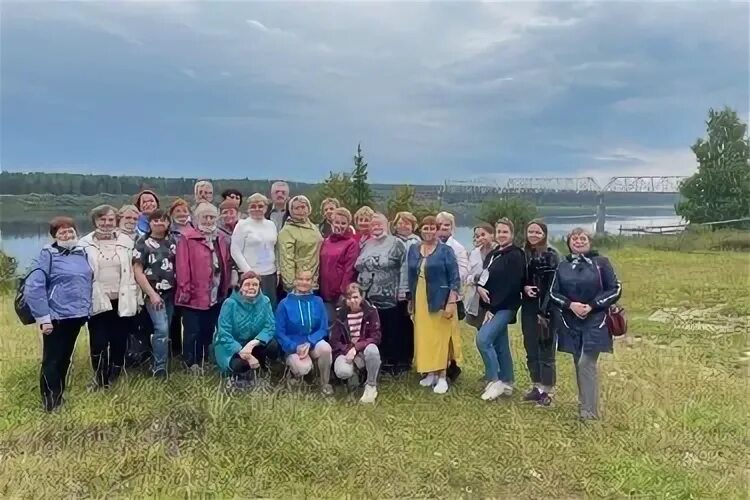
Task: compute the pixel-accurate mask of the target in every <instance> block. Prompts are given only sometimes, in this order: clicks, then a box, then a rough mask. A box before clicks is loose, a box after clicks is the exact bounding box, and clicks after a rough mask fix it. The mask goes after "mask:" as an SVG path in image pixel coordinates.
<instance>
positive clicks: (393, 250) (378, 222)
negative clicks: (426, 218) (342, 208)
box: [354, 213, 412, 375]
mask: <svg viewBox="0 0 750 500" xmlns="http://www.w3.org/2000/svg"><path fill="white" fill-rule="evenodd" d="M404 259H405V250H404V244H403V243H402V242H401V240H399V239H398V238H396V237H395V236H392V235H391V234H390V233H389V232H388V219H387V218H386V217H385V215H383V214H379V213H376V214H375V215H373V217H372V221H371V223H370V238H369V239H368V240H367V241H365V243H364V244H363V245H362V249H361V250H360V253H359V257H357V262H356V263H355V264H354V269H355V270H356V271H357V273H358V278H357V282H358V283H359V285H360V286H361V287H362V290H363V292H364V294H365V298H366V299H367V301H368V302H369V303H370V304H372V305H373V306H375V307H376V308H377V310H378V315H379V316H380V328H381V332H382V340H381V342H380V350H381V353H382V355H383V371H386V372H389V373H392V374H394V375H398V374H401V373H404V372H406V371H408V370H409V368H410V367H411V361H412V359H411V357H412V353H411V350H410V348H409V342H408V340H409V339H408V338H406V337H407V336H406V335H404V330H405V329H406V328H405V327H406V325H405V323H406V322H407V320H408V318H405V317H404V316H402V315H399V312H398V307H397V306H398V292H399V289H400V287H401V283H402V282H403V281H406V280H407V275H406V272H405V271H406V268H405V267H404V265H403V263H404Z"/></svg>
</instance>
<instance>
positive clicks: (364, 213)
mask: <svg viewBox="0 0 750 500" xmlns="http://www.w3.org/2000/svg"><path fill="white" fill-rule="evenodd" d="M373 215H375V210H373V209H372V208H370V207H368V206H367V205H365V206H364V207H362V208H360V209H359V210H357V211H356V212H354V222H356V221H357V220H358V219H361V218H362V217H368V218H370V219H372V216H373Z"/></svg>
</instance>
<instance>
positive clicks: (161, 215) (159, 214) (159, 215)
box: [148, 208, 169, 222]
mask: <svg viewBox="0 0 750 500" xmlns="http://www.w3.org/2000/svg"><path fill="white" fill-rule="evenodd" d="M155 220H167V221H169V215H167V212H165V211H164V210H162V209H161V208H157V209H156V210H154V211H153V212H151V213H150V214H149V216H148V221H149V222H151V221H155Z"/></svg>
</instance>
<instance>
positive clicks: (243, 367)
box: [214, 221, 276, 387]
mask: <svg viewBox="0 0 750 500" xmlns="http://www.w3.org/2000/svg"><path fill="white" fill-rule="evenodd" d="M269 222H270V221H269ZM271 224H273V223H271ZM275 331H276V324H275V321H274V316H273V311H272V310H271V301H270V300H269V299H268V297H266V296H265V295H263V291H262V290H261V283H260V277H259V276H258V275H257V274H255V273H254V272H252V271H250V272H247V273H245V274H243V275H242V277H241V278H240V282H239V290H238V291H235V292H233V293H232V295H231V296H230V297H229V298H228V299H227V300H225V301H224V304H223V305H222V306H221V314H219V325H218V328H217V330H216V336H215V337H214V352H215V354H216V364H217V365H218V366H219V369H220V370H221V371H222V372H223V373H225V374H230V375H232V377H233V380H232V382H233V383H234V384H235V386H240V387H241V386H242V385H243V383H244V382H246V381H248V379H255V374H256V373H257V370H258V369H260V368H261V367H264V368H265V367H266V356H267V353H266V347H267V346H268V344H269V342H271V340H272V339H273V336H274V332H275ZM248 374H251V376H250V377H249V378H248V377H247V375H248Z"/></svg>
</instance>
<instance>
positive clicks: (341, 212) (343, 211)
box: [333, 207, 352, 224]
mask: <svg viewBox="0 0 750 500" xmlns="http://www.w3.org/2000/svg"><path fill="white" fill-rule="evenodd" d="M337 215H339V216H341V217H345V218H346V223H347V224H351V223H352V213H351V212H350V211H349V209H348V208H345V207H339V208H337V209H336V210H334V211H333V216H334V217H336V216H337Z"/></svg>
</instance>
